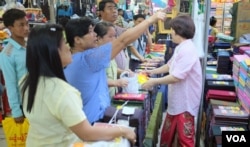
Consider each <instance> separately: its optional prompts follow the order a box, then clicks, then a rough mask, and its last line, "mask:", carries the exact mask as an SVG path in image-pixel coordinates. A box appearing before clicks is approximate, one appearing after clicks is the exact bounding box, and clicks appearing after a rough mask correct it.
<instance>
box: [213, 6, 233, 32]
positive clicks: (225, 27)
mask: <svg viewBox="0 0 250 147" xmlns="http://www.w3.org/2000/svg"><path fill="white" fill-rule="evenodd" d="M232 6H233V3H232V2H225V3H221V2H212V3H211V11H210V17H212V16H214V17H215V18H216V19H217V23H216V28H217V29H218V31H219V32H221V33H224V34H226V35H230V25H231V21H232V15H231V14H230V9H231V8H232Z"/></svg>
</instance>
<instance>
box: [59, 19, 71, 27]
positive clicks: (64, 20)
mask: <svg viewBox="0 0 250 147" xmlns="http://www.w3.org/2000/svg"><path fill="white" fill-rule="evenodd" d="M69 20H70V18H69V17H62V18H59V19H58V24H60V25H62V27H63V28H65V26H66V24H67V23H68V21H69Z"/></svg>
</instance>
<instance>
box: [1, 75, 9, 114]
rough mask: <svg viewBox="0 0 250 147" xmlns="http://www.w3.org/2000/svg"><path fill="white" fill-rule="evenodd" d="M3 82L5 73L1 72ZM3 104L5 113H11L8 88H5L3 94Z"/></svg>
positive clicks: (2, 81)
mask: <svg viewBox="0 0 250 147" xmlns="http://www.w3.org/2000/svg"><path fill="white" fill-rule="evenodd" d="M0 79H1V83H2V84H3V85H4V84H5V82H4V79H3V75H2V74H1V78H0ZM2 104H3V113H4V114H3V115H4V116H6V115H7V114H10V113H11V109H10V106H9V102H8V97H7V93H6V90H4V92H3V94H2Z"/></svg>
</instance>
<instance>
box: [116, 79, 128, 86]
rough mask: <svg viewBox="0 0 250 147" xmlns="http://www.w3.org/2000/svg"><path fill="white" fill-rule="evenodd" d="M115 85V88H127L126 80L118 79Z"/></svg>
mask: <svg viewBox="0 0 250 147" xmlns="http://www.w3.org/2000/svg"><path fill="white" fill-rule="evenodd" d="M116 83H117V87H126V86H128V80H126V79H118V80H117V81H116Z"/></svg>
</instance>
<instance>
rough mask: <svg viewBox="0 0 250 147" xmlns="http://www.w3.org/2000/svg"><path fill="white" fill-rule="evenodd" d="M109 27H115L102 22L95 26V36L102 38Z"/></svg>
mask: <svg viewBox="0 0 250 147" xmlns="http://www.w3.org/2000/svg"><path fill="white" fill-rule="evenodd" d="M110 27H115V26H114V25H113V24H112V23H110V22H106V21H102V22H99V23H97V24H96V26H95V29H94V31H95V33H96V34H97V36H99V37H101V38H102V37H103V36H105V35H106V34H107V33H108V29H109V28H110Z"/></svg>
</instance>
